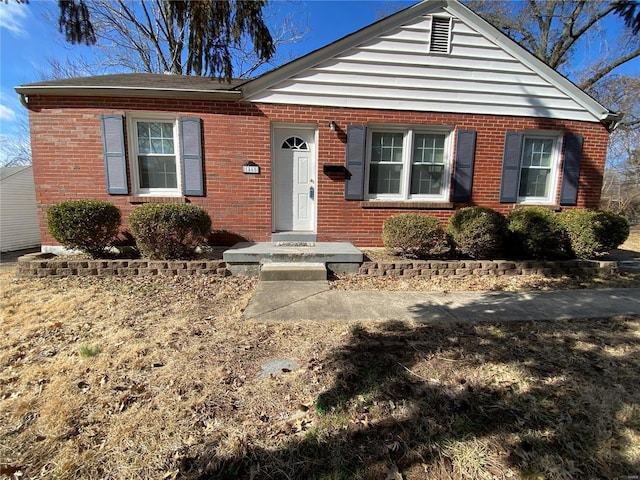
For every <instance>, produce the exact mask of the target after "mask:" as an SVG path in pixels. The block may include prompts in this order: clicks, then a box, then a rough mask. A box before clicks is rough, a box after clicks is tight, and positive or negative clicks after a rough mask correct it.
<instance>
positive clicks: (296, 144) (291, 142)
mask: <svg viewBox="0 0 640 480" xmlns="http://www.w3.org/2000/svg"><path fill="white" fill-rule="evenodd" d="M280 148H282V149H283V150H309V146H308V145H307V142H305V141H304V140H303V139H301V138H300V137H289V138H287V139H286V140H285V141H284V142H282V146H281V147H280Z"/></svg>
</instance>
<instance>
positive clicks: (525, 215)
mask: <svg viewBox="0 0 640 480" xmlns="http://www.w3.org/2000/svg"><path fill="white" fill-rule="evenodd" d="M507 222H508V223H507V230H508V238H509V248H510V250H511V253H512V254H514V255H516V256H518V257H524V258H549V257H557V256H560V255H561V254H562V252H563V249H562V229H561V227H560V224H559V222H558V218H557V216H556V214H555V213H554V212H552V211H551V210H549V209H548V208H544V207H524V208H518V209H517V210H513V211H512V212H511V213H509V216H508V217H507Z"/></svg>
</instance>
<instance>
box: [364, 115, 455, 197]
mask: <svg viewBox="0 0 640 480" xmlns="http://www.w3.org/2000/svg"><path fill="white" fill-rule="evenodd" d="M450 172H451V130H443V129H427V128H423V127H416V128H413V127H408V128H397V127H388V128H387V127H379V128H378V127H374V128H370V129H369V131H368V134H367V176H366V185H365V192H366V197H367V199H370V200H427V201H428V200H433V201H445V200H448V198H449V177H450Z"/></svg>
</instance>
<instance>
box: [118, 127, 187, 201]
mask: <svg viewBox="0 0 640 480" xmlns="http://www.w3.org/2000/svg"><path fill="white" fill-rule="evenodd" d="M127 123H128V128H127V132H128V135H129V136H128V140H129V152H130V154H129V159H130V169H131V180H132V190H133V193H134V194H135V195H151V196H179V195H181V192H182V188H181V172H180V164H181V162H180V142H179V138H178V135H179V128H178V118H177V117H168V116H158V115H135V116H134V115H132V116H127Z"/></svg>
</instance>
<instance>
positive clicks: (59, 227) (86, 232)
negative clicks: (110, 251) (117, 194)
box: [47, 200, 120, 257]
mask: <svg viewBox="0 0 640 480" xmlns="http://www.w3.org/2000/svg"><path fill="white" fill-rule="evenodd" d="M47 225H48V227H49V233H51V236H52V237H53V238H55V239H56V240H57V241H58V242H60V245H62V246H63V247H66V248H70V249H74V250H81V251H83V252H85V253H88V254H90V255H91V256H93V257H98V256H100V255H103V254H104V253H105V251H106V249H107V248H108V247H109V246H110V245H111V244H112V242H113V241H114V239H115V237H116V235H118V229H119V227H120V210H118V208H117V207H116V206H115V205H113V204H111V203H108V202H103V201H100V200H67V201H65V202H61V203H58V204H56V205H52V206H51V207H49V209H48V210H47Z"/></svg>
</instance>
